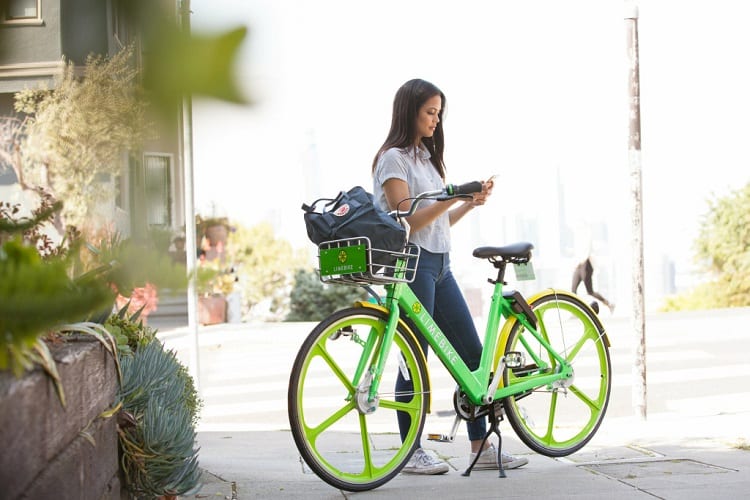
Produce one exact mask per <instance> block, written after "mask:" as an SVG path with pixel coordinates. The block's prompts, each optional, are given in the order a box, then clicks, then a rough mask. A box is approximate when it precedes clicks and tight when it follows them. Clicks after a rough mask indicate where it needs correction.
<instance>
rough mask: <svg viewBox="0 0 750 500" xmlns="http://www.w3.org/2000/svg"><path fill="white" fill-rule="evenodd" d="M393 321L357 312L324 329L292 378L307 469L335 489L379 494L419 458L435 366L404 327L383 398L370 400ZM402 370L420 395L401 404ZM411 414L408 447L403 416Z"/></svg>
mask: <svg viewBox="0 0 750 500" xmlns="http://www.w3.org/2000/svg"><path fill="white" fill-rule="evenodd" d="M386 320H387V316H386V314H385V313H384V312H382V311H381V310H379V309H370V308H366V307H355V308H350V309H345V310H342V311H339V312H336V313H334V314H333V315H331V316H330V317H328V318H327V319H325V320H323V321H322V322H321V323H319V324H318V325H317V326H316V327H315V328H314V329H313V331H312V332H311V333H310V335H309V336H308V337H307V339H306V340H305V341H304V343H303V344H302V347H301V348H300V350H299V353H298V354H297V358H296V360H295V362H294V366H293V368H292V372H291V376H290V380H289V393H288V409H289V423H290V425H291V430H292V435H293V436H294V441H295V443H296V445H297V448H298V450H299V452H300V454H301V455H302V458H303V459H304V461H305V463H306V464H307V465H308V466H309V467H310V469H312V471H313V472H314V473H315V474H317V475H318V476H319V477H320V478H321V479H323V480H324V481H326V482H327V483H328V484H330V485H331V486H334V487H336V488H340V489H343V490H348V491H364V490H370V489H373V488H376V487H378V486H380V485H382V484H384V483H386V482H387V481H389V480H390V479H392V478H393V477H394V476H395V475H396V474H398V472H399V471H400V470H401V469H402V468H403V466H404V465H405V464H406V462H407V461H408V460H409V457H411V454H412V453H413V451H414V448H415V445H416V443H417V441H418V438H419V436H420V434H421V433H422V428H423V426H424V421H425V414H426V411H427V408H428V404H429V394H428V378H427V367H426V363H425V359H424V355H423V354H422V352H421V349H420V347H419V345H418V344H417V343H416V341H415V340H414V337H413V336H412V335H411V334H410V333H409V332H407V331H404V330H402V329H401V327H399V328H398V329H397V331H396V334H395V337H394V341H393V343H392V344H391V346H390V350H389V353H388V357H387V359H386V364H385V369H384V371H383V373H382V378H381V380H380V384H379V388H378V392H377V395H376V397H375V399H374V400H372V401H370V398H369V397H368V392H369V387H370V384H371V380H372V371H371V368H372V367H373V364H374V363H375V362H376V360H377V359H378V357H379V356H380V353H381V350H382V349H383V336H384V332H385V327H386ZM399 371H401V373H404V374H405V375H406V376H408V377H409V378H411V380H412V381H413V386H414V391H413V393H410V394H402V395H400V397H399V398H398V401H397V399H396V395H395V382H396V377H397V375H398V373H399ZM398 412H405V413H406V414H408V415H409V417H410V418H409V419H408V420H409V421H410V427H409V430H408V433H407V435H406V438H405V439H404V440H403V441H402V440H401V437H400V434H399V427H398V421H397V413H398Z"/></svg>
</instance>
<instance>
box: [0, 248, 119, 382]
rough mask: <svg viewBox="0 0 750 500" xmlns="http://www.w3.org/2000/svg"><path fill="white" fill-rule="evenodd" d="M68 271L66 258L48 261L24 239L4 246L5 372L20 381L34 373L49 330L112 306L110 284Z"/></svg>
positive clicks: (0, 302)
mask: <svg viewBox="0 0 750 500" xmlns="http://www.w3.org/2000/svg"><path fill="white" fill-rule="evenodd" d="M68 270H69V265H68V262H67V261H66V259H65V258H62V257H52V258H49V259H47V260H42V258H41V256H40V255H39V252H38V251H37V250H36V248H34V247H33V246H30V245H27V244H25V243H23V242H22V240H21V238H20V237H17V238H15V239H12V240H9V241H6V242H5V243H4V244H3V245H2V246H1V247H0V334H1V335H0V370H2V369H8V368H10V369H11V370H12V371H13V373H14V374H15V375H16V376H20V375H21V374H22V373H23V372H24V371H25V370H28V369H30V368H32V366H33V364H34V361H35V359H34V355H33V353H34V350H35V349H37V348H38V343H39V342H40V341H41V337H42V336H43V335H44V334H45V333H47V331H48V330H50V329H52V328H54V327H55V326H57V325H60V324H61V323H64V322H67V321H76V320H80V319H83V318H84V317H86V316H87V315H89V314H91V313H92V312H94V311H96V310H99V309H101V308H104V307H106V306H107V305H108V304H111V303H112V300H113V298H114V295H113V293H112V290H111V289H110V288H109V287H108V286H107V284H106V283H104V282H103V281H101V280H96V279H86V278H83V279H77V280H73V279H71V278H70V277H69V276H68Z"/></svg>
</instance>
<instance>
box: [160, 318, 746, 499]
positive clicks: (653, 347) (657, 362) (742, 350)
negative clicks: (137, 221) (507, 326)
mask: <svg viewBox="0 0 750 500" xmlns="http://www.w3.org/2000/svg"><path fill="white" fill-rule="evenodd" d="M603 318H604V323H605V326H606V328H607V331H608V335H609V337H610V341H611V344H612V348H611V356H612V362H613V367H614V374H613V389H612V398H611V403H610V408H609V411H608V414H607V417H606V419H605V422H604V424H603V425H602V428H601V429H600V431H599V433H598V434H597V436H596V437H595V438H594V440H593V441H592V442H591V443H590V444H589V445H588V446H587V447H586V448H584V450H582V451H581V452H579V453H577V454H575V455H573V456H571V457H567V458H564V459H558V460H552V459H548V458H546V457H539V456H537V455H534V454H532V453H531V452H530V450H528V449H527V448H526V447H525V446H524V445H523V444H522V443H520V441H519V440H518V439H517V438H516V437H515V435H514V434H513V432H512V430H511V429H510V427H509V426H508V425H507V424H503V425H502V430H503V432H504V437H505V438H506V439H504V443H505V445H506V446H507V447H508V449H509V450H510V451H512V452H514V453H524V454H529V457H530V460H531V463H530V464H529V468H528V469H527V468H524V469H523V470H524V472H523V473H524V474H529V473H530V472H526V471H527V470H530V471H531V470H535V471H537V472H539V471H547V468H548V467H557V466H560V465H564V464H567V465H568V466H571V465H572V466H575V467H573V468H574V469H575V470H580V467H579V466H583V468H586V469H587V470H588V471H589V472H591V471H593V472H596V473H598V474H600V475H602V476H603V477H606V478H610V479H612V478H614V479H615V480H617V481H618V482H619V483H624V484H626V485H628V486H629V489H626V490H623V491H622V493H623V495H624V496H622V498H630V496H629V494H630V493H632V491H633V490H632V488H633V487H635V488H636V489H638V488H641V486H642V485H639V484H638V483H637V481H636V480H634V479H633V478H631V479H628V478H627V477H623V478H621V477H619V476H618V471H617V470H616V469H612V470H609V469H607V467H616V466H618V465H622V464H628V463H631V462H640V461H642V460H646V461H649V460H651V461H652V465H653V467H651V468H650V469H649V474H648V475H647V476H648V477H650V476H651V475H653V474H654V473H655V472H654V470H653V468H654V467H657V464H658V466H660V467H663V466H664V464H673V465H674V464H678V463H679V464H680V467H682V468H680V469H678V470H666V471H661V473H662V474H663V475H665V476H666V475H675V477H677V476H680V475H681V474H683V473H684V474H687V475H688V476H689V477H690V478H692V479H695V478H696V477H697V476H695V475H694V474H695V473H701V474H703V473H704V472H705V469H700V470H698V471H692V470H690V467H692V466H695V463H701V464H703V465H705V466H706V467H718V468H716V469H710V470H713V471H721V472H722V473H723V472H727V471H734V472H736V473H738V474H739V476H736V475H733V476H732V478H735V479H736V478H737V477H739V478H740V479H741V481H740V483H739V484H741V485H744V487H745V488H747V487H750V477H749V476H748V469H747V468H745V469H742V468H739V469H738V468H737V467H733V466H732V464H731V463H728V462H727V461H726V460H728V458H729V456H730V455H727V454H726V453H725V454H723V455H722V454H719V455H718V457H724V458H723V460H724V461H723V462H722V460H721V459H714V458H712V459H711V461H710V462H708V463H704V461H700V460H701V459H703V460H705V459H704V458H703V455H704V454H705V457H709V456H711V457H714V456H715V452H716V449H717V448H718V449H720V450H734V451H737V450H741V449H745V450H747V448H748V446H750V431H748V425H747V422H749V421H750V389H749V388H748V381H750V376H749V375H750V363H748V362H747V360H746V356H747V353H748V352H750V349H749V348H750V331H748V327H747V325H748V324H750V309H734V310H722V311H712V312H698V313H694V312H688V313H671V314H654V315H649V316H648V317H647V326H646V336H647V370H648V371H647V374H648V379H647V387H648V418H647V421H646V422H645V423H644V422H641V421H640V419H637V418H635V417H634V411H633V409H632V390H631V384H632V380H633V375H632V370H633V364H634V363H633V356H634V355H633V351H632V349H631V347H630V346H631V345H633V343H634V335H633V334H632V333H631V329H632V327H631V325H630V322H629V320H628V319H626V318H622V317H610V316H608V315H607V314H606V313H605V315H604V317H603ZM312 326H313V325H312V324H310V323H272V324H223V325H215V326H211V327H202V328H201V330H200V333H199V341H200V346H201V349H200V374H201V376H200V388H201V393H202V397H203V400H204V403H205V407H204V409H203V412H202V419H201V422H200V426H199V429H198V430H199V441H200V444H201V446H202V450H203V451H202V453H201V463H202V465H203V466H204V467H205V468H207V469H208V470H209V471H210V472H213V473H216V472H224V473H229V474H230V475H231V474H236V475H237V477H238V478H241V477H243V474H244V475H248V474H250V475H252V474H253V473H254V474H256V475H259V476H262V477H268V478H269V479H268V483H266V487H267V488H269V489H262V490H261V491H265V492H268V491H273V489H274V488H275V487H276V485H278V484H285V483H284V480H283V479H282V477H284V478H288V477H289V472H288V471H285V472H284V473H283V474H282V473H281V472H278V471H277V472H278V474H279V475H278V476H277V475H276V473H277V472H275V471H274V470H273V469H274V467H273V466H272V465H268V470H246V469H244V467H257V466H258V464H271V463H276V462H268V461H267V457H268V454H269V453H271V454H274V453H278V457H279V458H283V459H284V460H286V462H292V463H297V465H298V467H299V465H300V464H299V456H298V453H296V449H294V444H293V442H292V440H291V437H290V436H289V434H288V432H287V431H288V429H289V424H288V419H287V413H286V389H287V383H288V377H289V372H290V369H291V365H292V362H293V359H294V356H295V354H296V349H297V347H298V346H299V345H300V343H301V342H302V340H303V338H304V337H305V336H306V335H307V333H308V332H309V331H310V329H311V328H312ZM481 330H482V329H480V331H481ZM160 336H161V337H162V339H163V340H164V341H165V344H166V345H167V347H169V348H172V349H174V350H175V351H176V352H177V355H178V357H179V358H180V359H182V360H183V361H184V362H185V363H187V361H188V359H189V346H190V345H191V344H190V342H191V338H190V337H189V336H188V335H187V333H186V330H185V329H183V328H176V329H164V330H162V331H161V334H160ZM430 367H431V375H432V381H433V386H434V387H433V389H434V390H435V392H436V396H435V399H434V406H433V410H434V411H433V413H432V414H430V415H429V416H428V420H427V423H426V426H425V431H426V432H440V433H447V432H448V431H449V430H450V426H451V424H452V417H451V416H448V414H449V413H450V410H451V409H452V402H451V401H452V399H451V398H452V392H453V387H454V383H453V382H452V380H451V379H450V378H449V377H448V376H447V373H446V371H445V369H444V368H443V367H442V366H440V365H439V363H438V362H437V361H436V357H435V356H434V355H432V356H430ZM271 431H274V432H271ZM464 432H465V430H464V429H463V428H462V429H461V431H460V432H459V437H458V438H457V439H456V443H453V444H450V445H448V444H443V443H429V445H426V446H428V447H429V448H430V449H432V450H434V451H435V452H436V453H438V454H440V455H441V456H444V457H448V459H449V460H450V461H451V463H452V464H453V463H454V461H457V462H458V463H459V464H458V465H456V466H455V467H456V468H457V469H458V468H460V467H463V466H465V464H462V462H463V461H465V457H464V455H465V454H466V451H467V450H466V449H465V448H467V445H466V441H465V438H462V437H461V434H462V433H464ZM464 435H465V434H464ZM267 440H271V441H272V442H273V443H274V444H273V446H274V447H276V448H279V447H283V449H277V450H269V449H258V447H262V446H263V443H264V442H266V441H267ZM243 443H244V444H243ZM279 443H282V444H281V445H280V444H279ZM267 444H268V445H269V446H271V444H270V442H268V443H267ZM670 450H671V451H670ZM701 450H703V451H701ZM678 452H679V453H678ZM704 452H705V453H704ZM709 452H710V453H709ZM675 453H677V454H678V455H679V456H680V457H682V458H680V460H683V459H684V460H688V458H686V457H689V461H688V462H682V461H676V460H670V461H665V457H673V455H674V454H675ZM741 453H742V455H741V456H742V457H743V459H744V460H745V461H746V463H749V462H750V457H748V455H750V453H748V452H747V451H744V452H741ZM222 454H224V455H225V458H224V460H223V461H222ZM227 456H234V457H235V458H236V460H235V461H228V460H227V459H226V457H227ZM731 456H732V457H735V456H737V455H735V454H732V455H731ZM258 457H264V459H263V460H262V461H257V460H256V459H257V458H258ZM451 458H452V459H453V460H451ZM243 459H246V460H248V461H250V463H252V464H254V465H252V466H251V465H248V464H247V462H245V461H243ZM696 460H698V461H699V462H696ZM230 462H231V463H236V464H238V465H237V467H238V469H237V470H233V469H232V466H231V465H230ZM552 462H554V464H557V465H554V464H552ZM239 464H244V465H239ZM211 465H213V467H222V468H224V469H225V470H224V471H215V470H213V469H212V468H211V467H210V466H211ZM279 467H282V466H279ZM685 467H687V468H686V469H685ZM282 468H283V467H282ZM226 469H229V470H226ZM305 469H306V468H304V467H303V468H302V469H301V470H302V472H307V474H303V475H305V476H312V474H309V470H305ZM299 470H300V469H298V471H299ZM547 472H549V471H547ZM620 472H621V471H620ZM264 474H265V475H264ZM627 474H632V472H627V473H625V475H626V476H627ZM636 476H638V475H637V474H636ZM636 476H633V477H634V478H635V477H636ZM402 477H403V476H399V478H397V481H402ZM543 477H551V476H543ZM701 477H702V476H701ZM408 478H409V480H411V481H418V482H421V481H423V480H424V479H425V478H416V479H414V478H413V476H408ZM316 479H317V478H315V477H314V476H313V478H312V482H309V481H311V478H309V477H305V478H304V480H305V481H303V483H301V484H302V486H300V487H301V488H302V490H305V489H307V491H309V488H310V487H311V485H315V487H320V488H323V491H327V490H326V488H327V489H328V490H330V491H332V492H333V491H336V490H333V489H332V488H330V487H329V486H327V485H324V483H322V482H321V481H319V480H317V481H316ZM721 479H722V480H721V483H720V484H722V485H724V486H723V487H726V488H732V486H731V485H732V484H736V483H734V482H733V481H732V480H729V481H728V480H727V479H728V478H727V477H722V478H721ZM472 480H473V479H472ZM397 481H394V483H396V482H397ZM257 483H258V477H255V478H254V480H253V485H255V486H254V488H257V487H258V486H257ZM319 483H320V484H319ZM230 484H231V485H233V486H232V487H233V488H235V490H236V488H237V487H238V484H242V481H241V479H238V480H234V479H232V477H223V476H221V475H219V478H216V482H215V483H214V485H215V487H216V488H219V489H220V490H221V491H228V489H227V488H229V486H228V485H230ZM293 484H296V485H297V486H299V483H293ZM321 484H322V485H321ZM209 486H210V485H207V488H208V489H209V490H210V487H209ZM444 486H445V485H444ZM558 486H559V485H558ZM654 487H655V488H656V486H654ZM222 488H223V489H222ZM246 488H248V486H246ZM286 488H287V490H286V491H287V493H289V494H290V495H291V494H292V491H293V490H294V486H292V484H287V485H286ZM657 489H658V488H657ZM302 490H301V491H302ZM217 491H218V490H217ZM316 491H317V490H316ZM378 491H380V489H379V490H378ZM514 491H515V494H518V495H519V498H520V497H523V495H524V494H528V492H526V491H524V490H514ZM675 491H676V490H675ZM731 491H734V490H731ZM391 493H393V491H391ZM509 493H510V492H509ZM550 493H551V494H552V491H551V490H550ZM652 493H653V492H652ZM704 493H705V492H704ZM370 494H371V495H376V494H375V493H374V492H370ZM433 494H434V492H433ZM234 495H235V498H244V497H243V496H241V495H239V494H237V492H236V491H235V493H234ZM274 496H276V495H274ZM575 496H576V498H579V497H581V496H580V494H576V495H575ZM654 496H658V497H661V498H668V497H669V496H660V495H659V494H654ZM248 497H252V498H261V497H263V494H256V495H252V496H248ZM291 497H292V496H290V498H291ZM315 497H316V498H318V497H317V496H315ZM509 497H513V495H509ZM229 498H231V496H229ZM321 498H323V497H321ZM331 498H342V496H341V495H340V494H339V496H332V497H331ZM410 498H411V497H410ZM591 498H597V496H596V495H593V496H591ZM669 498H677V497H669ZM695 498H701V497H700V496H696V497H695Z"/></svg>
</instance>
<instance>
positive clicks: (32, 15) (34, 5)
mask: <svg viewBox="0 0 750 500" xmlns="http://www.w3.org/2000/svg"><path fill="white" fill-rule="evenodd" d="M0 5H2V18H0V20H2V21H3V22H6V23H7V22H22V23H23V22H29V21H41V19H42V12H41V10H42V9H41V0H0Z"/></svg>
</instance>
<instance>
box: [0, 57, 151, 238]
mask: <svg viewBox="0 0 750 500" xmlns="http://www.w3.org/2000/svg"><path fill="white" fill-rule="evenodd" d="M139 89H140V86H139V83H138V71H137V70H136V69H134V65H133V47H132V46H131V47H126V48H125V49H123V50H121V51H120V52H118V53H117V54H115V55H113V56H112V57H101V56H93V55H92V56H89V57H88V58H87V60H86V65H85V67H84V69H83V75H79V74H78V71H77V69H76V66H75V64H74V63H73V62H66V64H65V66H64V69H63V72H62V75H61V76H60V77H59V78H57V80H56V82H55V85H54V88H52V89H47V88H38V89H27V90H23V91H21V92H18V93H17V94H16V95H15V108H16V111H18V112H20V113H25V114H26V116H27V120H25V121H24V122H23V131H22V132H23V139H22V140H21V143H20V152H21V154H20V161H21V164H20V165H14V169H15V170H16V175H17V177H18V181H19V184H20V185H21V186H22V187H23V188H24V189H29V188H34V187H42V188H44V189H45V190H47V191H48V192H50V193H52V194H53V195H54V197H55V199H57V200H64V201H65V206H64V208H63V211H62V214H61V215H62V218H63V221H64V222H65V223H66V224H72V225H75V226H78V227H83V225H84V223H86V222H87V221H88V219H90V218H91V216H92V210H93V209H94V208H95V207H96V205H97V204H99V203H102V202H104V201H106V200H110V199H112V196H113V195H114V184H113V183H109V182H101V180H102V175H119V174H120V171H121V168H122V156H123V154H125V153H126V152H127V151H131V150H138V149H139V148H140V147H141V145H142V144H143V141H144V140H146V139H148V138H151V137H153V135H154V133H153V131H152V128H153V127H152V126H151V125H149V122H148V120H147V118H146V104H145V101H144V100H143V99H142V96H141V92H140V91H139ZM58 229H62V228H61V227H59V228H58Z"/></svg>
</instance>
